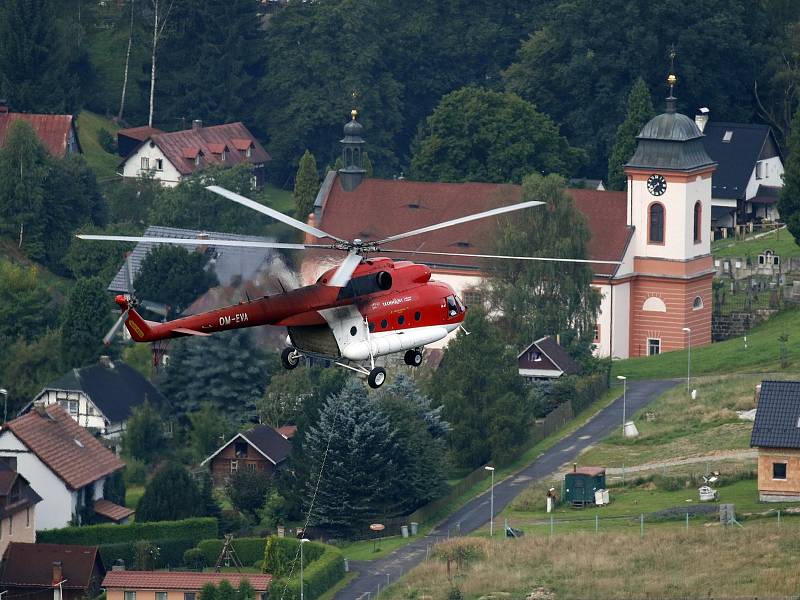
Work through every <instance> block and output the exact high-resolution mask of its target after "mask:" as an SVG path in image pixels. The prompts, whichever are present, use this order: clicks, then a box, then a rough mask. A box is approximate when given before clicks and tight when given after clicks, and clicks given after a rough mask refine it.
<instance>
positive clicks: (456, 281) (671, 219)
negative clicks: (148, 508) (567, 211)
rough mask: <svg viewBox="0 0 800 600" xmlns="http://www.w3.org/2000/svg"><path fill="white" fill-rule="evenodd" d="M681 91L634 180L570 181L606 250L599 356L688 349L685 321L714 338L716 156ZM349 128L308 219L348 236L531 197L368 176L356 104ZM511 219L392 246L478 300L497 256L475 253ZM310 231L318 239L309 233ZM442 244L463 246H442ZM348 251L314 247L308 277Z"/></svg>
mask: <svg viewBox="0 0 800 600" xmlns="http://www.w3.org/2000/svg"><path fill="white" fill-rule="evenodd" d="M675 103H676V98H675V97H674V96H672V95H671V92H670V97H669V98H667V103H666V109H665V111H664V112H663V113H662V114H660V115H656V116H655V117H654V118H653V119H651V120H650V121H649V122H648V123H647V124H646V125H645V126H644V127H643V128H642V130H641V131H640V132H639V135H638V136H637V146H636V150H635V152H634V155H633V156H632V157H631V158H630V160H629V161H628V163H627V164H626V165H625V173H626V175H627V178H628V187H627V189H628V191H627V192H611V191H600V190H595V189H575V188H568V189H566V193H567V194H569V196H570V197H571V198H572V200H573V202H574V204H575V207H576V209H577V210H578V212H580V213H581V214H582V215H583V217H584V218H585V220H586V224H587V226H588V229H589V232H590V233H591V239H590V240H589V242H588V244H587V255H588V256H587V257H586V258H588V259H592V260H595V261H606V262H593V263H590V265H589V266H590V267H591V269H592V271H593V278H592V282H591V285H592V287H593V288H594V289H596V290H597V292H598V294H599V295H600V312H599V315H598V320H597V323H596V324H595V327H594V336H593V343H594V346H595V352H596V353H597V354H598V355H600V356H608V357H611V358H628V357H631V356H647V355H655V354H660V353H662V352H668V351H671V350H677V349H683V348H686V347H687V346H688V344H689V337H688V336H687V334H686V331H685V330H686V329H690V330H691V343H692V345H695V346H696V345H704V344H709V343H711V300H712V298H711V283H712V278H713V275H714V265H713V260H712V256H711V182H712V179H711V177H712V174H713V172H714V169H715V168H716V163H715V162H714V160H713V159H712V158H711V157H710V156H709V155H708V153H707V152H706V151H705V149H704V147H703V141H702V139H703V134H702V133H701V132H700V130H699V129H698V127H697V125H696V124H695V122H694V121H693V120H692V119H690V118H689V117H687V116H686V115H682V114H679V113H678V112H677V111H676V108H675ZM343 133H344V137H343V139H342V141H341V144H342V162H343V167H342V168H341V169H339V170H338V171H331V172H329V173H328V174H327V176H326V177H325V180H324V181H323V183H322V185H321V187H320V190H319V192H318V194H317V197H316V199H315V202H314V212H313V213H312V214H310V215H309V223H310V224H313V225H315V226H317V227H319V228H320V229H322V230H323V231H327V232H330V233H331V234H333V235H336V236H339V237H341V238H344V239H355V238H359V239H363V240H379V239H384V238H389V237H391V236H393V235H394V234H398V233H401V232H404V231H411V230H414V229H417V228H422V227H425V226H428V225H432V224H435V223H441V222H443V221H447V220H451V219H457V218H459V217H463V216H466V215H470V214H474V213H478V212H482V211H485V210H489V209H492V208H495V207H497V206H502V205H508V204H513V203H515V202H519V201H520V199H521V198H522V194H523V190H522V187H521V186H519V185H508V184H492V183H475V182H466V183H442V182H423V181H411V180H409V179H393V180H388V179H377V178H371V177H369V178H368V177H366V171H365V169H364V168H363V158H362V157H363V146H364V144H365V140H364V138H363V126H362V125H361V124H360V123H358V121H357V114H355V113H353V115H352V119H351V121H349V122H348V123H347V124H346V125H345V126H344V131H343ZM531 210H545V209H544V208H543V207H540V208H533V209H531ZM504 222H507V221H504V220H503V219H484V220H481V221H477V222H470V223H465V224H462V225H456V226H453V227H447V228H443V229H439V230H436V231H432V232H429V233H426V234H425V235H424V236H418V237H409V238H404V239H399V240H395V241H393V242H392V243H391V244H387V246H389V248H388V249H391V250H400V251H403V252H405V254H404V255H403V258H404V259H406V260H409V261H414V262H417V263H423V264H425V265H428V266H429V267H430V268H431V271H432V273H433V276H432V279H433V280H437V281H442V282H444V283H447V284H449V285H450V286H451V287H452V288H453V289H454V290H455V291H456V292H457V293H458V295H459V296H461V297H462V298H465V299H467V304H468V305H469V304H471V303H472V302H474V301H475V299H479V298H480V290H481V288H482V287H483V285H484V280H485V277H486V275H487V273H488V270H489V269H490V268H491V265H490V263H489V262H488V261H487V260H485V259H483V258H479V257H476V256H472V255H476V254H494V253H495V252H494V250H495V249H494V247H493V240H494V239H496V235H495V233H496V228H497V227H502V226H503V223H504ZM305 241H306V243H314V242H317V239H316V238H313V237H312V236H311V235H307V236H306V238H305ZM445 252H446V253H455V254H457V256H453V255H449V256H443V255H441V254H440V253H445ZM563 258H575V257H563ZM341 260H342V259H341V255H340V254H338V253H334V252H330V251H327V250H309V251H307V252H306V253H305V254H304V255H303V265H302V269H301V272H302V277H303V281H304V282H306V283H311V282H314V281H316V280H317V278H318V277H319V275H320V274H321V273H322V272H323V271H324V270H326V269H328V268H331V267H334V266H336V265H338V264H339V263H340V262H341ZM398 262H400V261H398ZM401 264H402V263H401ZM443 300H444V299H443ZM447 341H448V340H447V338H446V339H445V340H443V341H442V342H440V345H444V344H446V343H447ZM432 346H434V347H435V346H436V344H433V345H432Z"/></svg>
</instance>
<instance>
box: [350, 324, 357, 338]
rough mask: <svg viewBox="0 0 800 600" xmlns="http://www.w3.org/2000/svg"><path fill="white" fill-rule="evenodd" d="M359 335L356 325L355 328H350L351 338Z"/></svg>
mask: <svg viewBox="0 0 800 600" xmlns="http://www.w3.org/2000/svg"><path fill="white" fill-rule="evenodd" d="M357 333H358V328H357V327H356V326H355V325H353V326H352V327H351V328H350V335H351V336H353V337H355V335H356V334H357Z"/></svg>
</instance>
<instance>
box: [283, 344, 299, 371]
mask: <svg viewBox="0 0 800 600" xmlns="http://www.w3.org/2000/svg"><path fill="white" fill-rule="evenodd" d="M281 364H282V365H283V368H284V369H286V370H287V371H291V370H292V369H294V368H295V367H296V366H297V365H299V364H300V355H299V354H298V353H297V352H296V351H295V349H294V348H284V349H283V352H281Z"/></svg>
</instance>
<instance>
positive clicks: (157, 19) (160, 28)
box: [147, 0, 174, 127]
mask: <svg viewBox="0 0 800 600" xmlns="http://www.w3.org/2000/svg"><path fill="white" fill-rule="evenodd" d="M150 3H151V4H152V5H153V47H152V50H151V53H150V111H149V113H148V117H147V126H148V127H152V126H153V109H154V102H155V90H156V51H157V50H158V42H159V41H160V40H161V36H162V35H163V34H164V27H166V25H167V20H168V19H169V13H170V12H171V11H172V5H173V3H174V0H170V3H169V6H168V7H167V8H166V10H165V11H164V10H163V2H162V1H161V0H150ZM162 11H163V13H164V14H162Z"/></svg>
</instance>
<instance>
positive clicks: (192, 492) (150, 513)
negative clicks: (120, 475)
mask: <svg viewBox="0 0 800 600" xmlns="http://www.w3.org/2000/svg"><path fill="white" fill-rule="evenodd" d="M146 405H147V403H145V406H146ZM159 427H160V425H159ZM130 431H131V429H130V427H129V428H128V433H130ZM204 513H205V506H204V504H203V502H202V498H201V496H200V489H199V488H198V487H197V483H196V482H195V480H194V479H193V478H192V475H191V474H190V473H189V471H188V470H187V469H186V468H185V467H183V466H182V465H179V464H176V463H168V464H166V465H164V466H163V467H161V468H160V469H159V470H158V471H157V472H156V474H155V475H154V476H153V479H151V480H150V483H148V484H147V487H146V488H145V490H144V494H143V495H142V499H141V500H139V504H138V505H137V506H136V520H137V521H139V522H149V521H166V520H177V519H188V518H191V517H199V516H201V515H203V514H204Z"/></svg>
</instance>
